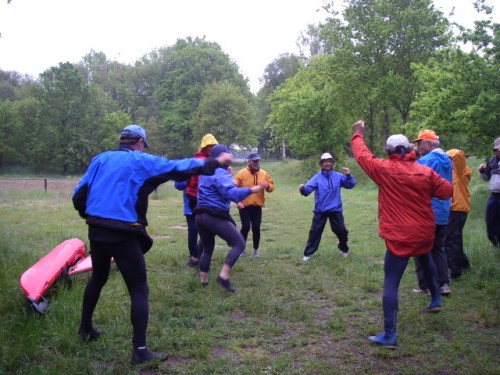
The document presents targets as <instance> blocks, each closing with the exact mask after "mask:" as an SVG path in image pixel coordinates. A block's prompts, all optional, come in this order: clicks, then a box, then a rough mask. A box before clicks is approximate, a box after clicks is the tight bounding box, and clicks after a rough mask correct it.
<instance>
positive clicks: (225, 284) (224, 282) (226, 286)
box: [215, 276, 236, 293]
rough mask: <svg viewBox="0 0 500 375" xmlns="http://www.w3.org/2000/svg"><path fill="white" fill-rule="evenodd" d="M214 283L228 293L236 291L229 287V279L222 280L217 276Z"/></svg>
mask: <svg viewBox="0 0 500 375" xmlns="http://www.w3.org/2000/svg"><path fill="white" fill-rule="evenodd" d="M215 281H216V282H217V284H219V285H220V286H222V287H223V288H224V289H226V290H227V291H228V292H230V293H234V292H236V289H235V288H234V287H233V286H232V285H231V283H230V282H229V279H227V280H224V279H223V278H221V277H220V276H217V279H215Z"/></svg>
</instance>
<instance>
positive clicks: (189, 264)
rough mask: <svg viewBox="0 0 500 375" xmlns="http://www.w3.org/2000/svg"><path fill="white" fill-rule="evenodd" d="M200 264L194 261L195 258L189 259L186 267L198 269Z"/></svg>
mask: <svg viewBox="0 0 500 375" xmlns="http://www.w3.org/2000/svg"><path fill="white" fill-rule="evenodd" d="M199 263H200V261H199V260H193V258H191V257H189V258H188V260H187V261H186V265H187V266H188V267H191V268H196V267H198V264H199Z"/></svg>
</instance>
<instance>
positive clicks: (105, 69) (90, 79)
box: [79, 51, 133, 113]
mask: <svg viewBox="0 0 500 375" xmlns="http://www.w3.org/2000/svg"><path fill="white" fill-rule="evenodd" d="M79 67H80V68H81V69H82V72H83V75H84V77H85V83H86V84H87V85H95V86H98V87H99V89H100V90H101V91H102V93H103V94H105V95H103V97H107V98H108V99H109V100H108V102H107V103H106V107H107V110H108V111H115V110H121V111H123V112H126V113H131V112H132V110H133V92H132V91H131V89H130V72H131V71H132V67H130V66H126V65H123V64H120V63H118V62H115V61H109V60H108V59H107V58H106V55H105V54H104V53H102V52H95V51H91V52H90V53H88V54H87V55H86V56H84V57H83V60H82V61H81V62H80V64H79Z"/></svg>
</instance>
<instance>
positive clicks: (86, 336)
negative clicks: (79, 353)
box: [78, 327, 101, 342]
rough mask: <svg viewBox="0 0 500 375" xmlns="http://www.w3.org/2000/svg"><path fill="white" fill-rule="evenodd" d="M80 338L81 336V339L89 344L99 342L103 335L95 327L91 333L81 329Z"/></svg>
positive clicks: (79, 331)
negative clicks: (89, 342)
mask: <svg viewBox="0 0 500 375" xmlns="http://www.w3.org/2000/svg"><path fill="white" fill-rule="evenodd" d="M78 336H80V339H81V340H82V341H85V342H87V341H94V340H97V339H98V338H99V336H101V333H100V332H99V331H98V330H97V329H95V328H94V327H91V328H90V330H89V331H86V330H84V329H83V328H81V327H80V329H79V330H78Z"/></svg>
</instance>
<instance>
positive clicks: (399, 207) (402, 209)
mask: <svg viewBox="0 0 500 375" xmlns="http://www.w3.org/2000/svg"><path fill="white" fill-rule="evenodd" d="M351 149H352V152H353V154H354V157H355V159H356V161H357V162H358V164H359V165H360V166H361V168H362V169H363V170H364V171H365V173H366V174H367V175H368V176H369V177H370V178H371V179H372V180H373V181H374V182H375V183H376V184H377V185H378V187H379V192H378V220H379V235H380V237H382V238H384V239H385V243H386V246H387V250H389V251H390V252H391V253H392V254H393V255H395V256H397V257H400V258H409V257H412V256H417V255H421V254H425V253H427V252H429V251H430V250H431V248H432V245H433V242H434V230H435V224H434V213H433V211H432V208H431V198H432V197H436V198H439V199H448V198H450V197H451V195H452V186H451V184H450V183H449V182H448V181H446V180H445V179H443V178H441V177H440V176H439V175H438V174H437V173H436V172H434V171H433V170H432V169H430V168H428V167H425V166H422V165H419V164H416V163H415V160H416V156H415V153H414V152H413V151H412V152H411V153H409V154H406V155H404V156H403V157H400V156H399V155H397V154H393V155H390V157H389V159H378V158H376V157H375V156H374V155H373V154H372V153H371V152H370V151H369V150H368V148H367V147H366V145H365V141H364V139H363V136H362V135H361V134H359V133H354V135H353V136H352V138H351Z"/></svg>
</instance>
